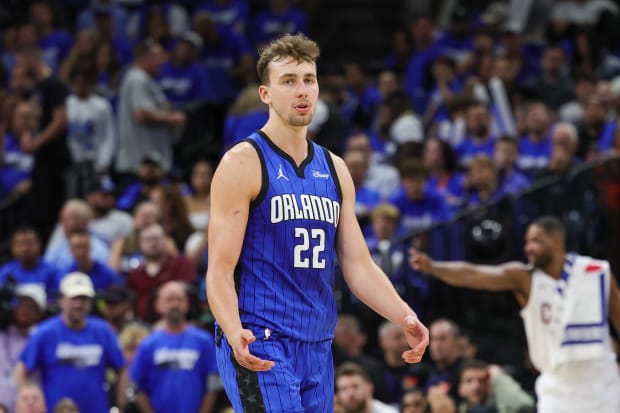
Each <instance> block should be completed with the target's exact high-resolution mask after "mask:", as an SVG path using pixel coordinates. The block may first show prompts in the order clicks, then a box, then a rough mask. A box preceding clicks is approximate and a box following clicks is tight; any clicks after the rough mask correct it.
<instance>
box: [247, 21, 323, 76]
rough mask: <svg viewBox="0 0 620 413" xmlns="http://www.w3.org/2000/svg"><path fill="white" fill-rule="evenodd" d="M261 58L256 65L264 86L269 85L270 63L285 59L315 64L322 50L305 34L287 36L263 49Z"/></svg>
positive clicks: (260, 52)
mask: <svg viewBox="0 0 620 413" xmlns="http://www.w3.org/2000/svg"><path fill="white" fill-rule="evenodd" d="M259 54H260V57H259V58H258V62H257V63H256V72H257V74H258V79H259V80H260V82H261V83H262V84H269V68H268V67H269V63H271V62H278V61H281V60H283V59H287V58H290V59H293V60H295V61H296V62H300V63H301V62H307V63H315V62H316V59H318V58H319V55H320V54H321V50H320V49H319V46H318V45H317V44H316V42H315V41H313V40H311V39H309V38H308V37H306V36H305V35H304V34H302V33H299V34H296V35H290V34H286V35H284V36H282V37H279V38H277V39H275V40H273V41H272V42H271V43H269V44H268V45H267V46H265V47H263V48H262V49H261V50H260V51H259Z"/></svg>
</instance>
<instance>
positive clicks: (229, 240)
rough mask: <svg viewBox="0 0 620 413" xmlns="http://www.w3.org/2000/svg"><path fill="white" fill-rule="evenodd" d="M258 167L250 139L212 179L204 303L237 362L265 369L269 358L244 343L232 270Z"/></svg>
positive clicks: (247, 337)
mask: <svg viewBox="0 0 620 413" xmlns="http://www.w3.org/2000/svg"><path fill="white" fill-rule="evenodd" d="M260 170H261V165H260V160H259V158H258V154H257V153H256V150H255V149H254V148H253V147H252V146H251V145H250V144H249V143H241V144H239V145H237V146H235V147H234V148H233V149H231V150H230V151H228V152H227V153H226V155H224V157H223V158H222V161H221V162H220V164H219V166H218V168H217V170H216V171H215V174H214V176H213V181H212V183H211V200H212V201H211V210H210V212H209V235H208V237H209V268H208V270H207V295H208V299H209V305H210V307H211V310H212V311H213V315H214V316H215V319H216V320H217V322H218V323H219V325H220V327H221V328H222V330H223V331H224V333H225V334H226V338H227V340H228V342H229V344H230V346H231V348H232V350H233V353H234V355H235V359H236V360H237V362H238V363H239V364H240V365H241V366H243V367H245V368H247V369H250V370H254V371H264V370H268V369H270V368H271V367H273V362H271V361H266V360H261V359H259V358H258V357H255V356H253V355H252V354H250V351H249V344H250V343H252V342H253V341H255V340H256V338H255V337H254V334H253V333H252V332H251V331H250V330H247V329H244V328H243V327H242V325H241V319H240V318H239V306H238V297H237V292H236V289H235V280H234V270H235V266H236V265H237V261H238V260H239V255H240V254H241V247H242V245H243V237H244V235H245V229H246V225H247V222H248V214H249V210H250V202H251V201H252V200H253V199H254V198H255V197H256V196H257V195H258V193H259V192H260V187H261V174H260Z"/></svg>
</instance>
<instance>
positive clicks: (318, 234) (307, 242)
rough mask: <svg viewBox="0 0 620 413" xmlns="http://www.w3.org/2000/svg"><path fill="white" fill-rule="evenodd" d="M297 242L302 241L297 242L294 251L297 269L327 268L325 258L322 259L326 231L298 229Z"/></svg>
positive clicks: (296, 230)
mask: <svg viewBox="0 0 620 413" xmlns="http://www.w3.org/2000/svg"><path fill="white" fill-rule="evenodd" d="M295 240H296V241H297V240H301V242H299V241H297V242H296V245H295V249H294V250H293V258H294V264H293V265H294V267H295V268H325V258H321V252H323V251H325V231H324V230H322V229H320V228H312V229H310V230H308V228H299V227H297V228H295ZM311 244H312V245H311ZM311 248H312V250H310V249H311Z"/></svg>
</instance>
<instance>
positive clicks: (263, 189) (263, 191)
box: [243, 138, 269, 209]
mask: <svg viewBox="0 0 620 413" xmlns="http://www.w3.org/2000/svg"><path fill="white" fill-rule="evenodd" d="M243 142H248V143H249V144H250V145H252V146H253V147H254V149H255V150H256V153H257V154H258V159H259V160H260V171H261V184H260V191H259V192H258V195H256V198H254V199H253V200H252V202H250V209H254V208H256V207H257V206H258V205H259V204H260V203H261V202H263V199H265V197H266V196H267V187H268V185H269V176H268V174H267V165H266V163H265V157H264V156H263V152H262V151H261V150H260V147H259V146H258V144H257V143H256V142H254V141H253V140H252V139H249V138H248V139H244V140H243Z"/></svg>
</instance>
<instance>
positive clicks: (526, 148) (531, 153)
mask: <svg viewBox="0 0 620 413" xmlns="http://www.w3.org/2000/svg"><path fill="white" fill-rule="evenodd" d="M549 158H551V138H550V137H549V136H546V137H545V139H543V140H542V141H540V142H533V141H532V140H530V139H529V137H527V136H523V137H521V139H519V158H518V159H517V166H518V167H519V169H520V170H522V171H523V172H525V173H526V174H528V175H532V174H534V173H535V172H536V171H539V170H541V169H544V168H545V167H546V166H547V165H548V164H549Z"/></svg>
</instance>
